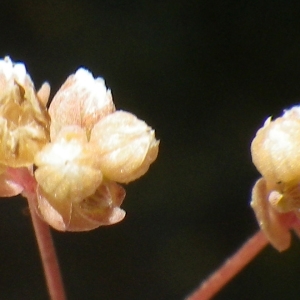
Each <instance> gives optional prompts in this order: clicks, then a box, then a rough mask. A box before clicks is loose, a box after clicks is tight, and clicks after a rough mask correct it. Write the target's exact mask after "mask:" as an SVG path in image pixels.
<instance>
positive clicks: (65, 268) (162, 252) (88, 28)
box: [0, 0, 300, 300]
mask: <svg viewBox="0 0 300 300" xmlns="http://www.w3.org/2000/svg"><path fill="white" fill-rule="evenodd" d="M0 55H1V56H2V57H4V56H5V55H10V56H11V58H12V59H13V60H14V61H23V62H25V64H26V66H27V69H28V71H29V73H30V74H31V76H32V78H33V80H34V82H35V84H36V86H37V87H38V86H39V85H41V83H42V82H43V81H45V80H48V81H49V82H50V83H51V86H52V96H53V95H54V93H55V91H57V89H58V88H59V87H60V85H61V84H62V83H63V81H64V80H65V79H66V77H67V76H68V75H69V74H71V73H72V72H74V71H75V70H76V69H77V68H78V67H79V66H85V67H87V68H88V69H90V70H91V71H92V72H93V74H94V75H95V76H103V77H104V78H105V80H106V83H107V85H108V86H109V87H110V88H111V89H112V92H113V96H114V100H115V103H116V105H117V107H118V108H119V109H123V110H129V111H131V112H133V113H135V114H136V115H137V116H139V117H140V118H142V119H144V120H146V122H147V123H148V124H150V125H151V126H152V127H153V128H155V129H156V133H157V137H158V138H159V139H160V140H161V148H160V153H159V157H158V160H157V162H156V163H155V164H154V165H153V166H152V167H151V168H150V171H149V172H148V173H147V175H146V176H144V177H143V178H141V179H140V180H138V181H137V182H134V183H131V184H130V185H128V186H127V187H126V190H127V196H126V199H125V202H124V205H123V208H124V209H125V210H126V211H127V216H126V218H125V220H124V221H123V222H121V223H119V224H117V225H114V226H111V227H101V228H99V229H97V230H94V231H90V232H87V233H60V232H55V231H53V236H54V239H55V244H56V247H57V251H58V255H59V260H60V263H61V268H62V273H63V276H64V281H65V285H66V290H67V294H68V298H69V299H70V300H77V299H78V300H79V299H90V300H94V299H105V300H106V299H107V300H115V299H116V300H124V299H134V300H135V299H136V300H138V299H144V300H154V299H166V300H167V299H170V300H172V299H184V297H185V296H186V295H187V294H189V293H190V292H191V291H192V290H193V288H195V287H196V286H197V285H198V284H199V282H200V281H201V280H203V279H204V278H205V277H206V276H207V275H208V274H209V273H210V272H211V271H213V270H214V269H215V268H217V267H218V266H219V265H220V264H221V262H223V261H224V260H225V259H226V257H228V256H229V255H230V254H231V253H233V252H234V251H235V250H236V249H237V248H238V247H239V246H240V245H241V244H242V243H243V242H244V241H245V240H246V239H247V238H248V237H249V236H251V235H252V234H253V233H254V232H255V231H256V230H257V229H258V225H257V223H256V220H255V218H254V215H253V212H252V211H251V208H250V207H249V201H250V193H251V188H252V186H253V184H254V182H255V180H256V179H257V178H258V177H259V174H258V172H257V171H256V169H255V167H254V166H253V165H252V163H251V155H250V150H249V149H250V143H251V140H252V138H253V137H254V135H255V132H256V131H257V129H258V128H259V127H260V126H261V125H262V124H263V121H264V120H265V119H266V118H267V117H268V116H269V115H273V116H278V115H279V114H281V112H282V110H283V109H284V108H288V107H290V106H292V105H294V104H296V103H298V102H299V99H300V2H298V1H283V0H281V1H279V0H277V1H258V0H256V1H253V0H252V1H250V0H249V1H246V0H243V1H229V0H217V1H208V0H198V1H196V0H195V1H180V0H168V1H166V0H165V1H143V0H136V1H125V0H124V1H112V0H110V1H83V0H82V1H71V0H56V1H54V0H53V1H46V0H44V1H38V0H35V1H21V0H20V1H18V0H10V1H1V4H0ZM299 276H300V243H299V241H298V240H297V239H296V238H294V240H293V243H292V247H291V248H290V249H289V250H288V251H286V252H285V253H282V254H279V253H278V252H277V251H276V250H274V249H272V248H271V247H270V246H269V247H267V248H266V249H265V250H264V251H263V252H262V254H261V255H259V256H258V257H257V258H256V259H255V260H254V261H253V262H252V263H251V264H250V265H249V266H248V267H247V268H246V269H245V270H243V271H242V272H241V273H240V274H239V275H238V276H237V278H236V279H234V280H233V281H232V282H231V283H230V284H228V285H227V287H226V288H225V289H224V290H222V291H221V292H220V294H219V295H218V296H217V297H216V298H215V299H267V298H268V299H298V298H299V295H300V285H299V278H300V277H299ZM0 299H1V300H2V299H6V300H15V299H24V300H27V299H28V300H30V299H41V300H42V299H48V296H47V290H46V287H45V283H44V278H43V273H42V268H41V265H40V260H39V254H38V251H37V247H36V243H35V238H34V234H33V231H32V227H31V222H30V218H29V216H28V215H27V214H26V201H25V200H24V199H19V198H14V199H8V200H7V199H3V201H1V202H0Z"/></svg>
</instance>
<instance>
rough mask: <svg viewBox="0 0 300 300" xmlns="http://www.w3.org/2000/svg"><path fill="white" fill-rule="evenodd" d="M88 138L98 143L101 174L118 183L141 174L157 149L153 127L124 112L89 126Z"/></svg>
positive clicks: (113, 114) (152, 160) (128, 180)
mask: <svg viewBox="0 0 300 300" xmlns="http://www.w3.org/2000/svg"><path fill="white" fill-rule="evenodd" d="M90 141H91V143H95V144H97V146H98V153H99V160H100V164H101V170H102V172H103V174H104V176H106V177H107V178H109V179H111V180H113V181H117V182H121V183H127V182H130V181H133V180H135V179H137V178H139V177H141V176H142V175H144V174H145V173H146V172H147V171H148V169H149V166H150V164H151V163H152V162H154V161H155V159H156V157H157V154H158V148H159V142H158V141H157V140H156V139H155V134H154V130H152V129H151V128H150V127H149V126H148V125H147V124H146V123H145V122H144V121H141V120H139V119H138V118H137V117H136V116H134V115H133V114H131V113H128V112H125V111H116V112H114V113H112V114H110V115H108V116H106V117H105V118H103V119H101V120H100V121H99V122H98V123H97V124H96V125H95V126H94V128H93V129H92V132H91V139H90Z"/></svg>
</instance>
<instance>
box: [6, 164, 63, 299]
mask: <svg viewBox="0 0 300 300" xmlns="http://www.w3.org/2000/svg"><path fill="white" fill-rule="evenodd" d="M7 173H8V174H10V176H11V177H12V178H13V179H14V181H15V182H16V183H18V184H19V185H21V186H22V187H23V188H24V190H23V192H22V195H23V196H24V197H25V198H27V200H28V205H29V210H30V215H31V220H32V224H33V228H34V232H35V236H36V240H37V243H38V247H39V251H40V256H41V260H42V264H43V268H44V274H45V278H46V283H47V287H48V291H49V295H50V299H51V300H65V299H66V295H65V290H64V285H63V281H62V277H61V272H60V268H59V264H58V259H57V255H56V251H55V247H54V244H53V240H52V236H51V232H50V227H49V225H48V224H46V223H45V222H44V221H43V220H42V219H41V218H40V216H39V215H38V214H37V211H36V209H37V199H36V185H37V183H36V181H35V178H34V177H33V176H32V174H31V172H30V170H29V169H27V168H18V169H14V168H7Z"/></svg>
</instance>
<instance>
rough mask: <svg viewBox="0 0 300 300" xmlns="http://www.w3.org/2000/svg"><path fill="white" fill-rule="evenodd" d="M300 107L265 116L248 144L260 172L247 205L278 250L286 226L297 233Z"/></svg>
mask: <svg viewBox="0 0 300 300" xmlns="http://www.w3.org/2000/svg"><path fill="white" fill-rule="evenodd" d="M299 149H300V107H293V108H292V109H290V110H287V111H285V113H284V114H283V116H282V117H280V118H277V119H275V120H274V121H272V120H271V119H270V118H269V119H267V121H266V122H265V124H264V126H263V127H262V128H261V129H259V130H258V132H257V134H256V137H255V138H254V140H253V142H252V145H251V153H252V159H253V163H254V165H255V166H256V168H257V169H258V171H259V172H260V173H261V174H262V176H263V178H261V179H259V180H258V181H257V182H256V184H255V185H254V188H253V191H252V201H251V206H252V208H253V209H254V211H255V214H256V218H257V220H258V223H259V225H260V227H261V229H262V230H263V231H264V232H265V234H266V236H267V237H268V238H269V241H270V243H271V244H272V245H273V246H274V247H275V248H276V249H278V250H279V251H283V250H285V249H287V248H288V247H289V245H290V239H291V237H290V232H289V230H290V229H293V230H294V231H295V232H296V233H297V234H299V233H300V213H299V210H300V151H299Z"/></svg>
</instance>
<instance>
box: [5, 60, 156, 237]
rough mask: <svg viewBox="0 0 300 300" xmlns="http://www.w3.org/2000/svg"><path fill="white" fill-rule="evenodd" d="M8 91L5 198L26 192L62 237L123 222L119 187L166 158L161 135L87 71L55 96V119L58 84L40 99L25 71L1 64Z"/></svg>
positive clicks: (72, 78) (44, 91)
mask: <svg viewBox="0 0 300 300" xmlns="http://www.w3.org/2000/svg"><path fill="white" fill-rule="evenodd" d="M0 91H1V93H2V94H0V104H1V105H0V138H1V144H0V182H1V188H0V195H1V196H14V195H16V194H19V193H22V194H23V195H24V196H25V197H27V198H28V199H31V200H30V201H31V203H33V205H34V207H36V209H37V212H38V214H39V215H40V217H41V218H43V219H44V220H45V221H46V222H47V223H48V224H50V225H51V226H52V227H54V228H56V229H57V230H62V231H66V230H69V231H85V230H91V229H94V228H96V227H98V226H101V225H110V224H114V223H116V222H119V221H121V220H122V219H123V218H124V216H125V212H124V210H122V209H121V208H120V205H121V204H122V202H123V200H124V197H125V190H124V189H123V187H121V186H120V185H119V184H118V183H116V182H123V183H127V182H129V181H132V180H135V179H137V178H138V177H140V176H142V175H143V174H145V172H146V171H147V170H148V168H149V166H150V164H151V163H152V162H153V161H154V160H155V159H156V157H157V154H158V144H159V143H158V141H157V140H156V139H155V136H154V131H153V130H152V129H151V128H150V127H149V126H148V125H147V124H146V123H145V122H143V121H141V120H138V119H137V118H136V117H135V116H134V115H132V114H130V113H127V112H122V111H117V112H115V106H114V103H113V101H112V95H111V92H110V90H108V89H107V88H106V86H105V83H104V80H103V79H102V78H96V79H94V77H93V76H92V74H91V73H90V72H88V71H87V70H85V69H82V68H81V69H79V70H78V71H77V72H76V73H75V74H73V75H71V76H70V77H69V78H68V79H67V80H66V82H65V83H64V84H63V85H62V87H61V88H60V90H59V91H58V92H57V94H56V95H55V96H54V98H53V101H52V103H51V104H50V107H49V115H48V112H47V109H46V104H47V101H48V98H49V94H50V85H49V84H48V83H44V84H43V85H42V87H41V88H40V90H39V91H38V92H37V93H36V92H35V90H34V86H33V83H32V81H31V79H30V77H29V75H28V74H27V73H26V69H25V66H24V65H23V64H13V63H12V62H11V61H10V59H9V58H6V59H5V60H3V61H0ZM50 117H51V122H50ZM33 164H34V165H35V168H34V166H33ZM34 170H35V171H34Z"/></svg>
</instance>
